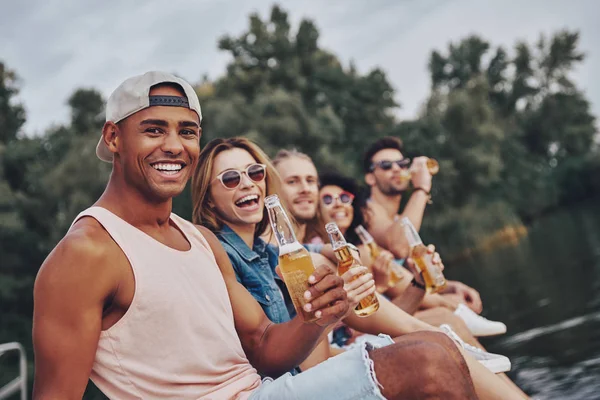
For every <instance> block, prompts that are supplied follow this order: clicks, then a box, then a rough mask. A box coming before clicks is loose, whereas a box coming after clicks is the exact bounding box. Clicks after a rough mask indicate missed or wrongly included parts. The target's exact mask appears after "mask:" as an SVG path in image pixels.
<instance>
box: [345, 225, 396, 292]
mask: <svg viewBox="0 0 600 400" xmlns="http://www.w3.org/2000/svg"><path fill="white" fill-rule="evenodd" d="M354 231H355V232H356V234H357V235H358V237H359V238H360V241H361V242H362V243H363V244H364V245H365V246H366V247H367V248H368V249H369V253H370V254H371V262H374V261H375V259H376V258H377V257H379V254H380V253H381V249H380V248H379V246H378V245H377V243H375V240H374V239H373V236H371V234H370V233H369V231H367V230H366V229H365V228H364V227H363V226H362V225H359V226H357V227H356V228H355V229H354ZM401 269H402V266H401V265H399V264H397V263H396V262H393V263H392V266H391V268H390V279H389V281H388V286H390V287H393V286H396V285H397V284H398V282H400V281H401V280H402V279H404V274H402V270H401Z"/></svg>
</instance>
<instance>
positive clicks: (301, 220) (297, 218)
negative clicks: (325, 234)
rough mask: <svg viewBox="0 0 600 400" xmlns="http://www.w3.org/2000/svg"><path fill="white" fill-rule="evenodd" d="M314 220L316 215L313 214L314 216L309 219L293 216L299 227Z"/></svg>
mask: <svg viewBox="0 0 600 400" xmlns="http://www.w3.org/2000/svg"><path fill="white" fill-rule="evenodd" d="M315 218H316V213H315V215H313V216H312V217H310V218H303V217H301V216H299V215H294V219H295V220H296V222H297V223H299V224H301V225H306V224H308V223H309V222H311V221H314V219H315Z"/></svg>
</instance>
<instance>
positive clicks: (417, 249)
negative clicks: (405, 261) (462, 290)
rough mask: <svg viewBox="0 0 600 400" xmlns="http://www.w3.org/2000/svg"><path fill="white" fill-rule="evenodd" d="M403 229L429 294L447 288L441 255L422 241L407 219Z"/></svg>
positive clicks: (416, 266) (411, 254) (404, 219)
mask: <svg viewBox="0 0 600 400" xmlns="http://www.w3.org/2000/svg"><path fill="white" fill-rule="evenodd" d="M401 222H402V227H403V228H404V233H405V234H406V239H407V240H408V244H409V246H410V258H411V259H412V260H413V262H414V263H415V268H416V269H417V271H418V273H419V274H420V275H421V276H422V277H423V280H424V281H425V287H426V290H427V293H437V292H439V291H441V290H442V289H444V288H445V287H446V278H445V277H444V274H443V273H442V270H443V264H442V263H441V260H440V259H439V254H437V253H435V254H434V253H433V251H432V250H431V249H428V248H427V247H426V246H425V245H424V244H423V241H422V240H421V237H420V236H419V233H418V232H417V229H416V228H415V227H414V225H413V224H412V222H410V220H409V219H408V218H407V217H404V218H402V220H401Z"/></svg>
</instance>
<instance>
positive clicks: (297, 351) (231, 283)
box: [198, 227, 347, 376]
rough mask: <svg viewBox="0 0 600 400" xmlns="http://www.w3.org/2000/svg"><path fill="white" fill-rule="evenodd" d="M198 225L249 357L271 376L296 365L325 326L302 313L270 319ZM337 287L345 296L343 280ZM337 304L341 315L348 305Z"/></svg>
mask: <svg viewBox="0 0 600 400" xmlns="http://www.w3.org/2000/svg"><path fill="white" fill-rule="evenodd" d="M198 228H199V229H200V231H201V232H202V234H203V235H204V237H205V238H206V239H207V240H208V242H209V244H210V246H211V248H212V250H213V253H214V255H215V259H216V260H217V263H218V264H219V268H220V269H221V273H222V274H223V278H224V279H225V284H226V286H227V290H228V292H229V298H230V300H231V306H232V308H233V315H234V319H235V326H236V330H237V332H238V336H239V337H240V341H241V343H242V346H243V347H244V351H245V352H246V355H247V356H248V359H249V361H250V362H251V363H252V365H254V367H255V368H256V369H257V370H259V371H260V372H261V373H263V374H266V375H270V376H278V375H281V374H283V373H285V372H287V371H289V370H291V369H292V368H294V367H295V366H297V365H299V364H300V363H301V362H302V361H304V360H305V359H306V357H308V355H309V354H310V352H311V351H312V350H313V349H314V348H315V346H316V345H317V343H318V341H319V339H320V337H321V334H322V333H323V331H324V329H325V328H324V327H321V326H318V325H316V324H305V323H304V322H303V321H302V319H301V317H296V318H294V319H293V320H291V321H289V322H286V323H284V324H274V323H272V322H271V321H270V320H269V319H268V318H267V316H266V315H265V313H264V311H263V310H262V308H261V307H260V305H259V304H258V303H257V302H256V300H254V298H253V297H252V295H251V294H250V293H249V292H248V291H247V290H246V288H245V287H244V286H242V285H241V284H240V283H239V282H238V281H237V280H236V278H235V272H234V271H233V267H232V266H231V262H230V261H229V257H228V256H227V253H226V252H225V250H224V249H223V247H222V246H221V244H220V243H219V241H218V239H217V238H216V237H215V236H214V234H213V233H212V232H210V231H208V230H207V229H206V228H203V227H198ZM339 289H341V291H342V292H343V295H344V296H345V292H344V289H343V284H342V285H341V286H340V288H339ZM334 290H335V289H334ZM344 299H345V297H344ZM314 301H315V302H316V299H315V300H314ZM339 306H340V307H339V308H340V310H339V313H340V315H344V314H345V313H346V311H347V305H346V307H345V309H344V307H343V306H342V305H339ZM330 308H333V307H330ZM334 311H336V310H335V309H334V310H330V312H334ZM323 314H324V315H323V318H322V319H323V320H326V319H327V320H331V322H329V323H332V322H333V319H332V318H331V316H330V315H329V313H327V314H328V315H325V314H326V313H325V312H324V313H323ZM334 319H335V318H334ZM324 325H326V324H324Z"/></svg>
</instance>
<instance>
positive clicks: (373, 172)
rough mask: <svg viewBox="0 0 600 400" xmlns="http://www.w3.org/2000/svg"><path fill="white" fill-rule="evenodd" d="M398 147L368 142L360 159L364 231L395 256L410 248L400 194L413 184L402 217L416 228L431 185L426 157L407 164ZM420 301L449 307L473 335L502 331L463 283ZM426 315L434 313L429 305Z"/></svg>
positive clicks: (393, 142) (393, 141)
mask: <svg viewBox="0 0 600 400" xmlns="http://www.w3.org/2000/svg"><path fill="white" fill-rule="evenodd" d="M403 151H404V148H403V144H402V141H401V140H400V139H398V138H395V137H390V136H388V137H384V138H381V139H379V140H378V141H376V142H375V143H373V144H372V145H371V146H370V147H369V148H368V149H367V151H366V152H365V155H364V158H363V170H364V173H365V182H366V183H367V185H369V187H370V191H371V197H370V201H369V204H368V209H369V219H370V222H369V231H370V232H371V234H372V235H373V237H374V238H375V241H376V242H378V243H380V244H382V245H383V246H384V247H386V248H387V249H388V250H390V251H391V252H392V253H393V254H394V255H395V256H396V257H398V258H406V257H407V256H408V253H409V251H410V248H409V246H408V243H407V242H406V238H405V236H404V234H403V232H402V227H400V226H399V223H398V222H397V221H398V220H399V218H398V216H399V211H400V203H401V201H402V195H403V194H404V193H405V192H406V190H407V189H408V188H409V186H410V185H411V184H412V186H413V190H412V193H411V196H410V199H409V200H408V202H407V204H406V206H405V208H404V210H403V211H402V216H406V217H408V218H409V219H410V220H411V222H412V223H413V224H414V225H415V227H416V228H417V229H420V227H421V222H422V220H423V214H424V213H425V208H426V207H427V204H428V202H429V199H430V192H431V186H432V176H431V174H430V173H429V170H428V169H427V158H426V157H417V158H415V159H414V160H413V161H412V163H411V161H410V159H408V158H406V157H404V154H403ZM407 177H409V179H407ZM463 303H464V304H463ZM465 304H466V306H465ZM423 306H425V307H427V308H431V309H434V308H435V307H443V308H449V309H451V310H452V311H454V312H455V313H456V315H458V316H460V317H461V318H462V319H463V320H464V321H465V323H466V324H467V326H468V327H469V329H470V330H471V332H472V333H473V334H474V335H475V336H491V335H497V334H501V333H504V332H506V326H505V325H504V324H503V323H501V322H495V321H489V320H487V319H485V318H483V317H480V316H478V315H477V314H476V313H480V312H481V310H482V309H483V305H482V303H481V298H480V296H479V293H478V292H477V290H475V289H473V288H471V287H469V286H467V285H465V284H463V283H462V282H458V281H448V286H447V288H446V291H445V293H444V295H443V296H438V295H434V296H426V298H425V300H424V303H423ZM467 306H468V307H467ZM431 314H434V311H433V310H432V311H431ZM435 318H437V317H435V316H434V319H435ZM430 322H432V323H433V321H430Z"/></svg>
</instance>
